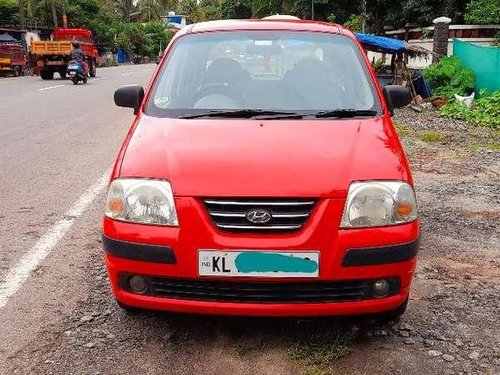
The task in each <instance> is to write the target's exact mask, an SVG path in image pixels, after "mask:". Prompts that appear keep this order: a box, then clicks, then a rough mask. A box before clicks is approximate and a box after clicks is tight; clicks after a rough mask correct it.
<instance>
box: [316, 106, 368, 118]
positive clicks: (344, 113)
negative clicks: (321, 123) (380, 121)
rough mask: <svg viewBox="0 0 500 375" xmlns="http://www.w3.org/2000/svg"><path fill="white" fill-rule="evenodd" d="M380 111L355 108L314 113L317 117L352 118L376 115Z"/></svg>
mask: <svg viewBox="0 0 500 375" xmlns="http://www.w3.org/2000/svg"><path fill="white" fill-rule="evenodd" d="M377 113H378V112H377V111H372V110H364V109H363V110H360V109H353V108H345V109H334V110H332V111H321V112H317V113H315V114H314V116H315V117H317V118H327V117H337V118H350V117H358V116H375V115H376V114H377Z"/></svg>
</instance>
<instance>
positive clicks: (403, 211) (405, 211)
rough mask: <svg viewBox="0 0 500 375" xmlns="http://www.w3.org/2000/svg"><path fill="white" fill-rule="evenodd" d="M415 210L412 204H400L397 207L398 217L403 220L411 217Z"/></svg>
mask: <svg viewBox="0 0 500 375" xmlns="http://www.w3.org/2000/svg"><path fill="white" fill-rule="evenodd" d="M414 210H415V207H413V204H412V203H411V202H398V203H397V205H396V215H397V216H398V217H399V218H401V219H405V218H408V217H410V216H411V214H412V213H413V211H414Z"/></svg>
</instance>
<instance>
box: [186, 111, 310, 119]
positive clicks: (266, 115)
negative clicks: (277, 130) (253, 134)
mask: <svg viewBox="0 0 500 375" xmlns="http://www.w3.org/2000/svg"><path fill="white" fill-rule="evenodd" d="M202 117H228V118H238V117H243V118H252V117H256V118H257V119H258V120H267V119H277V118H302V117H303V115H301V114H300V113H293V112H281V111H270V110H264V109H236V110H226V111H208V112H203V113H196V114H191V115H184V116H179V118H181V119H193V118H202Z"/></svg>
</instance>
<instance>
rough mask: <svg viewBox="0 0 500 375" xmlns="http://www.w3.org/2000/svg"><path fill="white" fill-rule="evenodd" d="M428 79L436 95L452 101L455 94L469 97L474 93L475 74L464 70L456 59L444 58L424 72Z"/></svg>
mask: <svg viewBox="0 0 500 375" xmlns="http://www.w3.org/2000/svg"><path fill="white" fill-rule="evenodd" d="M422 74H423V76H424V78H426V79H428V80H429V82H430V84H431V87H432V92H433V94H434V95H440V96H445V97H447V98H448V99H452V98H453V95H454V94H458V95H469V94H470V93H472V91H474V83H475V77H474V72H473V71H472V70H470V69H467V68H464V67H463V66H462V64H461V63H460V60H458V59H457V58H456V57H453V56H451V57H444V58H442V59H441V60H440V61H439V62H437V63H435V64H431V65H429V66H428V67H427V68H425V69H424V70H423V72H422Z"/></svg>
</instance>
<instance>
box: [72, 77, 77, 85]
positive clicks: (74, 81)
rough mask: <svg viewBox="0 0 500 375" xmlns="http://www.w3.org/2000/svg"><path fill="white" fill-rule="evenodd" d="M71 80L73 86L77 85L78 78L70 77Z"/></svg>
mask: <svg viewBox="0 0 500 375" xmlns="http://www.w3.org/2000/svg"><path fill="white" fill-rule="evenodd" d="M71 80H72V81H73V84H74V85H78V77H76V76H75V77H72V78H71Z"/></svg>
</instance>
